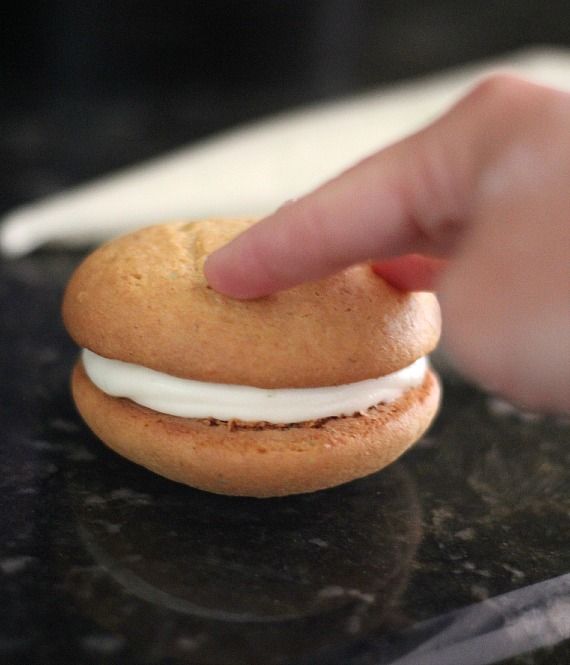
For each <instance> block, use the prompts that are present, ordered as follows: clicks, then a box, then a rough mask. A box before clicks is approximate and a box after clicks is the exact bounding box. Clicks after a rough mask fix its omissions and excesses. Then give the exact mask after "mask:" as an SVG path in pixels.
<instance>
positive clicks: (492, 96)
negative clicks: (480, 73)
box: [205, 77, 533, 298]
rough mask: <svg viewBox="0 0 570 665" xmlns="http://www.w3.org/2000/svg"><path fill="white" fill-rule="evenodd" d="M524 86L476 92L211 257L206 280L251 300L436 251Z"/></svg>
mask: <svg viewBox="0 0 570 665" xmlns="http://www.w3.org/2000/svg"><path fill="white" fill-rule="evenodd" d="M513 82H514V85H513ZM525 86H531V87H533V86H532V84H530V83H526V82H521V81H518V80H517V79H512V78H511V77H496V78H492V79H490V80H488V81H487V82H484V83H483V84H480V85H479V86H478V87H477V88H476V89H475V90H474V91H473V92H472V93H471V94H470V95H468V96H467V97H466V98H464V99H463V100H461V101H460V102H459V103H458V104H457V105H456V106H455V107H454V108H452V109H451V111H450V112H448V113H447V114H446V115H444V116H443V117H442V118H440V119H439V120H438V121H436V122H435V123H433V124H432V125H430V126H429V127H427V128H426V129H424V130H422V131H420V132H418V133H417V134H415V135H413V136H411V137H409V138H406V139H404V140H403V141H400V142H398V143H396V144H394V145H392V146H390V147H388V148H386V149H384V150H381V151H380V152H378V153H376V154H374V155H372V156H371V157H369V158H367V159H365V160H364V161H362V162H360V163H358V164H357V165H355V166H354V167H352V168H351V169H349V170H348V171H346V172H344V173H343V174H341V175H340V176H338V177H337V178H335V179H333V180H331V181H329V182H328V183H326V184H324V185H323V186H321V187H320V188H318V189H317V190H316V191H314V192H312V193H311V194H308V195H307V196H305V197H303V198H301V199H299V200H297V201H295V202H293V203H291V204H289V205H286V206H284V207H282V208H280V209H279V210H277V212H275V213H274V214H273V215H271V216H270V217H268V218H266V219H265V220H264V221H262V222H261V223H259V224H257V225H255V226H254V227H253V228H251V229H250V230H248V231H247V232H246V233H244V234H243V235H241V236H239V237H238V238H236V239H235V240H234V241H232V242H231V243H230V244H228V245H227V246H226V247H223V248H222V249H220V250H218V251H217V252H215V253H214V254H212V256H211V257H210V258H209V259H208V261H207V262H206V266H205V270H206V276H207V279H208V281H209V282H210V284H211V285H212V286H213V287H214V288H215V289H217V290H219V291H221V292H222V293H225V294H227V295H230V296H233V297H237V298H253V297H258V296H262V295H266V294H268V293H271V292H274V291H276V290H279V289H283V288H287V287H290V286H293V285H295V284H298V283H300V282H303V281H308V280H312V279H318V278H320V277H323V276H325V275H327V274H330V273H332V272H335V271H337V270H340V269H342V268H345V267H347V266H349V265H352V264H354V263H357V262H362V261H366V260H368V259H375V260H384V259H388V258H391V257H394V256H398V255H401V254H409V253H418V252H423V253H435V254H437V253H441V252H445V250H446V249H447V247H448V244H449V241H450V238H453V237H454V236H455V235H456V233H457V231H458V229H459V230H460V229H461V226H462V225H463V224H464V223H465V219H466V217H467V216H468V210H469V207H470V203H471V198H472V194H473V192H474V191H475V189H476V179H477V174H478V172H479V171H480V169H481V163H482V162H484V161H485V159H487V157H488V155H489V154H490V153H492V152H493V151H494V150H496V146H497V143H499V142H500V141H502V142H504V141H505V140H506V137H508V135H509V134H510V133H512V132H513V131H514V129H513V127H514V124H516V123H514V121H513V113H514V112H511V113H505V103H504V102H505V95H506V96H507V97H508V96H509V95H510V96H511V97H513V98H516V96H517V95H518V94H519V91H520V90H522V89H523V88H524V87H525ZM513 90H514V92H515V94H513V92H512V91H513ZM511 106H512V107H514V108H516V103H514V104H511Z"/></svg>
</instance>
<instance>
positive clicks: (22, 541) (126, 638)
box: [0, 252, 570, 665]
mask: <svg viewBox="0 0 570 665" xmlns="http://www.w3.org/2000/svg"><path fill="white" fill-rule="evenodd" d="M79 259H80V255H79V254H73V253H64V252H58V253H56V252H52V253H50V252H46V253H43V254H39V255H37V256H34V257H30V258H27V259H22V260H19V261H15V262H4V263H2V264H0V307H1V311H2V324H1V327H0V334H1V336H2V337H1V345H0V368H1V369H0V371H1V377H2V381H1V382H0V395H1V399H0V404H1V407H0V418H1V436H0V599H1V603H0V663H2V664H6V665H18V664H20V663H22V664H25V665H32V664H35V663H41V664H42V665H52V664H53V665H55V664H57V665H62V664H66V663H70V664H71V663H72V664H73V665H77V664H82V665H83V664H85V665H90V664H101V665H107V664H115V663H117V664H119V663H120V664H121V665H134V664H135V663H136V664H138V663H144V664H148V665H174V664H176V665H182V664H188V665H257V664H260V665H281V664H283V665H286V664H287V665H293V664H298V665H301V664H309V663H311V664H313V665H319V664H322V665H333V664H338V665H341V664H342V665H381V664H384V663H405V664H414V663H415V664H417V665H426V664H429V663H432V662H433V663H438V664H439V665H444V664H445V663H447V662H450V663H451V662H454V663H481V664H482V663H491V662H493V663H495V662H501V663H511V664H515V663H520V664H528V665H539V664H540V665H542V664H548V665H553V664H554V665H556V664H560V665H562V664H564V665H566V664H567V663H568V662H570V642H568V641H565V638H567V637H569V636H570V619H569V617H570V582H569V581H568V577H564V575H567V574H568V573H569V572H570V547H569V545H570V471H569V466H570V465H569V461H570V445H569V444H570V427H569V423H568V422H567V421H564V420H563V419H560V418H558V419H557V418H552V417H549V418H546V417H542V416H537V415H534V414H528V413H521V412H520V411H517V410H516V409H514V408H513V407H511V406H510V405H508V404H506V403H505V402H503V401H501V400H499V399H496V398H494V397H491V396H488V395H485V394H483V393H481V392H479V391H478V390H476V389H475V388H473V387H471V386H469V385H467V384H466V383H464V382H463V381H462V380H461V379H460V378H459V377H457V376H456V375H455V374H454V373H453V372H452V371H451V370H449V369H447V367H446V365H445V363H443V361H442V360H441V359H440V360H439V361H438V360H437V359H436V364H437V363H438V362H439V365H440V369H441V370H442V375H443V380H444V388H445V398H444V405H443V409H442V411H441V414H440V415H439V417H438V419H437V421H436V423H435V425H434V426H433V428H432V430H431V431H430V433H429V434H428V435H427V436H426V437H425V438H424V439H423V440H422V441H421V442H420V443H419V444H418V445H417V446H416V447H415V448H414V449H412V450H411V451H410V452H409V453H408V454H407V455H406V456H405V457H404V458H402V459H401V460H400V461H399V462H397V463H396V464H394V465H392V466H391V467H389V468H388V469H387V470H385V471H384V472H381V473H379V474H376V475H375V476H371V477H370V478H367V479H365V480H362V481H358V482H355V483H351V484H349V485H346V486H344V487H341V488H337V489H333V490H329V491H326V492H320V493H316V494H312V495H306V496H300V497H292V498H287V499H272V500H254V499H232V498H228V497H219V496H214V495H209V494H206V493H203V492H198V491H195V490H192V489H190V488H186V487H182V486H179V485H176V484H173V483H170V482H168V481H166V480H163V479H161V478H158V477H156V476H153V475H151V474H150V473H148V472H147V471H145V470H143V469H140V468H138V467H136V466H134V465H132V464H130V463H129V462H127V461H125V460H123V459H121V458H119V457H117V456H116V455H114V454H113V453H111V452H109V451H108V450H107V449H105V448H104V447H103V446H102V445H101V444H99V442H98V441H97V440H96V439H95V438H94V437H93V436H92V435H91V434H90V433H89V432H88V431H87V430H86V429H85V427H84V426H83V424H82V423H81V421H80V420H79V418H78V417H77V415H76V414H75V412H74V409H73V405H72V403H71V400H70V397H69V391H68V386H67V380H68V379H67V376H68V373H69V370H70V367H71V365H72V362H73V359H74V356H75V353H76V350H75V349H74V347H73V345H72V344H71V342H70V341H69V340H68V339H67V337H66V335H65V332H64V331H63V329H62V326H61V324H60V322H59V314H58V311H59V301H60V298H61V292H62V289H63V285H64V284H65V281H66V279H67V277H68V275H69V273H70V271H71V269H72V268H73V266H74V265H75V264H76V263H77V262H78V261H79ZM549 580H551V581H550V582H549ZM552 580H553V581H552ZM453 649H455V650H456V651H455V652H454V651H453ZM434 654H435V655H434ZM453 654H455V656H454V655H453ZM458 654H459V656H458ZM446 658H448V660H446ZM449 658H451V660H449ZM453 658H455V660H453ZM469 659H471V660H469Z"/></svg>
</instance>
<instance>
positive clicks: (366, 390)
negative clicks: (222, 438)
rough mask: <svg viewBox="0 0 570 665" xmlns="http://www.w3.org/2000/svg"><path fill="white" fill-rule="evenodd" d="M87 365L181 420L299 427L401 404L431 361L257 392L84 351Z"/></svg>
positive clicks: (100, 380) (124, 393) (106, 384)
mask: <svg viewBox="0 0 570 665" xmlns="http://www.w3.org/2000/svg"><path fill="white" fill-rule="evenodd" d="M82 360H83V366H84V367H85V371H86V373H87V376H88V377H89V378H90V379H91V381H92V382H93V383H94V384H95V385H96V386H97V387H98V388H99V389H100V390H102V391H103V392H104V393H106V394H107V395H112V396H113V397H126V398H128V399H130V400H132V401H133V402H136V403H137V404H140V405H142V406H146V407H148V408H149V409H153V411H158V412H159V413H165V414H169V415H172V416H180V417H182V418H215V419H217V420H243V421H249V422H259V421H265V422H269V423H299V422H303V421H305V420H318V419H319V418H328V417H330V416H350V415H352V414H354V413H359V412H361V411H366V409H369V408H370V407H371V406H374V405H375V404H380V403H389V402H393V401H395V400H397V399H398V398H399V397H401V396H402V395H403V394H404V393H405V392H406V391H407V390H409V389H411V388H415V387H417V386H420V385H421V384H422V383H423V381H424V378H425V375H426V372H427V368H428V361H427V358H426V357H423V358H420V359H419V360H416V361H415V362H413V363H412V364H411V365H409V366H408V367H404V368H403V369H401V370H399V371H397V372H394V373H392V374H388V375H386V376H382V377H380V378H378V379H367V380H365V381H358V382H356V383H348V384H344V385H340V386H325V387H321V388H276V389H265V388H254V387H253V386H240V385H232V384H223V383H208V382H205V381H194V380H191V379H181V378H179V377H176V376H170V375H168V374H163V373H161V372H157V371H155V370H152V369H148V368H146V367H141V366H140V365H134V364H132V363H126V362H123V361H121V360H110V359H109V358H103V357H102V356H98V355H97V354H95V353H93V352H92V351H89V350H88V349H83V356H82Z"/></svg>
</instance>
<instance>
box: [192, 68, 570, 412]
mask: <svg viewBox="0 0 570 665" xmlns="http://www.w3.org/2000/svg"><path fill="white" fill-rule="evenodd" d="M410 254H420V255H422V256H412V257H410V256H409V255H410ZM442 259H444V260H442ZM367 260H372V261H373V262H374V264H373V265H374V267H375V269H376V271H377V272H378V273H379V274H381V275H383V276H384V277H385V278H386V279H387V280H388V281H390V282H391V283H392V284H394V285H395V286H397V287H399V288H407V289H411V290H428V289H432V288H435V290H437V292H438V296H439V299H440V302H441V306H442V313H443V322H444V341H445V347H446V349H447V350H448V351H449V352H450V353H451V355H452V357H453V358H454V360H455V362H456V364H457V365H458V367H459V368H460V369H462V370H463V371H464V372H465V373H466V374H467V375H468V376H470V377H471V378H473V379H475V380H476V381H478V382H479V383H481V384H482V385H484V386H486V387H487V388H489V389H491V390H493V391H496V392H499V393H502V394H504V395H505V396H507V397H509V398H511V399H514V400H515V401H518V402H520V403H522V404H523V405H525V406H527V407H530V408H533V409H544V410H554V411H559V410H566V409H570V95H568V94H567V93H564V92H561V91H558V90H554V89H549V88H545V87H541V86H538V85H535V84H533V83H530V82H527V81H523V80H520V79H516V78H514V77H511V76H506V75H496V76H493V77H491V78H489V79H487V80H486V81H484V82H482V83H481V84H479V85H478V86H477V87H476V88H475V89H474V90H473V91H472V92H471V93H470V94H468V95H467V96H466V97H464V98H463V99H462V100H460V101H459V102H458V103H457V104H456V105H455V106H454V107H453V108H452V109H451V110H450V111H449V112H448V113H446V114H445V115H444V116H442V117H441V118H439V119H438V120H436V121H435V122H434V123H433V124H431V125H430V126H429V127H427V128H425V129H423V130H422V131H420V132H418V133H417V134H414V135H413V136H411V137H408V138H406V139H404V140H402V141H400V142H398V143H396V144H394V145H392V146H389V147H388V148H386V149H384V150H381V151H380V152H377V153H376V154H374V155H372V156H371V157H369V158H367V159H365V160H364V161H362V162H360V163H358V164H356V165H355V166H353V167H352V168H351V169H349V170H348V171H346V172H344V173H343V174H341V175H340V176H338V177H337V178H335V179H333V180H331V181H330V182H328V183H326V184H324V185H323V186H321V187H320V188H318V189H317V190H316V191H314V192H312V193H310V194H308V195H307V196H304V197H303V198H301V199H298V200H296V201H294V202H292V203H290V204H288V205H285V206H283V207H282V208H280V209H279V210H277V212H276V213H274V214H273V215H271V216H270V217H269V218H267V219H265V220H264V221H263V222H261V223H260V224H258V225H256V226H255V227H253V228H252V229H250V230H249V231H248V232H247V233H245V234H243V235H242V236H240V237H238V238H237V239H236V240H234V241H233V242H232V243H230V244H229V245H227V246H226V247H224V248H222V249H221V250H219V251H218V252H216V253H215V254H213V255H212V256H211V257H210V258H209V259H208V261H207V263H206V267H205V270H206V276H207V279H208V281H209V283H210V284H211V286H212V287H213V288H215V289H217V290H218V291H220V292H222V293H225V294H227V295H230V296H233V297H236V298H255V297H259V296H263V295H267V294H269V293H272V292H274V291H276V290H279V289H283V288H287V287H290V286H293V285H295V284H298V283H300V282H303V281H307V280H312V279H317V278H320V277H323V276H325V275H327V274H330V273H332V272H334V271H337V270H340V269H342V268H345V267H347V266H348V265H351V264H354V263H357V262H362V261H367Z"/></svg>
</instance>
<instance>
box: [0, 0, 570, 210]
mask: <svg viewBox="0 0 570 665" xmlns="http://www.w3.org/2000/svg"><path fill="white" fill-rule="evenodd" d="M2 13H3V17H2V27H3V29H2V40H0V50H1V54H2V57H1V61H0V62H1V80H0V84H1V86H2V87H1V89H2V104H1V108H0V128H1V132H0V159H1V160H2V164H3V169H2V172H1V173H2V175H1V176H0V212H2V211H5V210H7V209H8V208H9V207H11V206H13V205H16V204H19V203H22V202H25V201H28V200H30V199H33V198H36V197H39V196H43V195H45V194H49V193H51V192H54V191H57V190H60V189H62V188H65V187H67V186H69V185H72V184H75V183H79V182H82V181H84V180H87V179H89V178H91V177H93V176H96V175H99V174H101V173H104V172H106V171H109V170H111V169H114V168H116V167H120V166H124V165H128V164H132V163H134V162H136V161H138V160H141V159H144V158H147V157H150V156H152V155H155V154H157V153H160V152H162V151H165V150H167V149H170V148H173V147H176V146H179V145H180V144H184V143H188V142H190V141H193V140H196V139H198V138H201V137H204V136H206V135H208V134H211V133H213V132H216V131H218V130H221V129H223V128H227V127H231V126H234V125H236V124H238V123H242V122H244V121H247V120H251V119H254V118H258V117H261V116H263V115H266V114H269V113H273V112H276V111H280V110H283V109H287V108H291V107H295V106H299V105H303V104H308V103H311V102H314V101H317V100H324V99H332V98H338V97H340V96H342V95H346V94H349V93H354V92H357V91H363V90H366V89H369V88H371V87H374V86H376V85H379V84H383V83H387V82H391V81H395V80H398V79H401V78H403V77H410V76H418V75H422V74H425V73H427V72H432V71H435V70H439V69H441V68H445V67H449V66H452V65H456V64H459V63H464V62H468V61H472V60H478V59H480V58H483V57H487V56H492V55H498V54H502V53H505V52H508V51H510V50H514V49H517V48H521V47H524V46H528V45H534V44H551V45H570V2H569V1H568V0H551V1H548V0H503V1H496V2H491V1H488V2H487V1H480V2H477V1H475V0H472V1H471V2H469V1H468V0H432V1H431V2H430V1H429V0H428V1H424V0H376V1H373V0H329V1H327V0H312V1H311V0H289V1H287V0H242V1H240V0H203V1H201V2H200V1H198V0H162V1H161V0H154V1H152V0H81V1H78V0H61V1H53V2H50V1H48V0H46V1H43V2H42V1H40V0H31V1H28V2H22V3H17V4H12V3H10V4H8V5H7V6H6V7H5V8H4V9H3V12H2Z"/></svg>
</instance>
